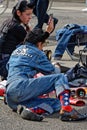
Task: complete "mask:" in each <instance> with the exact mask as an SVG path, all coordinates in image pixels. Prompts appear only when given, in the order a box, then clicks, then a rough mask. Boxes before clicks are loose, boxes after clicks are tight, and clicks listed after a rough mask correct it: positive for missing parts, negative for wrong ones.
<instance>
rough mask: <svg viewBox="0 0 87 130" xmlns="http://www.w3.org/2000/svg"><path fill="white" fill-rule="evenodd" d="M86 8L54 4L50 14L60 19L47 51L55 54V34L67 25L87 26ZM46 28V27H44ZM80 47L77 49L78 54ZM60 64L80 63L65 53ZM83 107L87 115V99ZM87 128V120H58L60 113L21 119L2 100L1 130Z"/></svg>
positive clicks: (5, 16) (82, 129)
mask: <svg viewBox="0 0 87 130" xmlns="http://www.w3.org/2000/svg"><path fill="white" fill-rule="evenodd" d="M13 5H14V2H12V1H11V2H10V5H9V8H8V9H7V10H6V12H5V13H4V14H3V15H1V16H0V25H1V24H2V23H3V21H4V20H5V19H7V18H10V17H11V9H12V7H13ZM84 8H86V5H85V3H73V2H72V3H69V2H68V3H66V2H54V3H53V6H52V8H51V9H50V10H49V11H48V13H49V14H50V13H53V14H54V17H57V18H58V19H59V22H58V24H57V26H56V28H55V31H54V32H53V33H52V34H51V36H50V38H49V44H48V45H47V46H46V47H45V49H51V50H52V52H54V49H55V47H56V43H57V42H56V40H55V35H56V34H55V33H56V31H57V30H58V29H60V28H61V27H63V26H64V25H65V24H69V23H76V24H81V25H86V24H87V13H86V12H83V11H82V9H84ZM36 22H37V20H36V17H35V16H33V18H32V20H31V26H32V27H33V26H34V25H35V24H36ZM44 28H45V25H44ZM79 49H80V47H76V52H78V51H79ZM59 62H60V64H62V65H64V66H68V67H73V66H74V65H75V64H76V63H77V62H78V61H72V60H71V59H70V57H69V55H68V54H67V53H66V52H65V53H64V56H63V58H62V60H61V61H59ZM84 101H85V102H86V104H85V106H83V107H75V108H76V109H77V110H78V111H79V112H81V113H87V99H85V100H84ZM86 127H87V120H85V121H80V122H62V121H60V120H59V119H58V113H56V114H53V115H51V116H48V117H46V118H45V119H44V120H43V121H42V122H33V121H27V120H23V119H21V118H20V117H19V116H18V115H17V114H16V113H15V112H13V111H12V110H11V109H10V108H9V107H8V106H7V105H5V104H4V103H3V101H2V100H0V130H64V129H66V130H76V129H77V130H85V129H86Z"/></svg>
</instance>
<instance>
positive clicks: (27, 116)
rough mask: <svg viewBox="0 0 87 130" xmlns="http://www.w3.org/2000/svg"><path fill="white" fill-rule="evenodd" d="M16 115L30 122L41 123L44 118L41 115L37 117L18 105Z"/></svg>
mask: <svg viewBox="0 0 87 130" xmlns="http://www.w3.org/2000/svg"><path fill="white" fill-rule="evenodd" d="M17 113H18V114H19V115H20V116H21V117H22V118H23V119H26V120H31V121H42V120H43V119H44V117H43V116H42V115H38V114H36V113H34V112H32V111H31V110H29V109H28V108H26V107H25V106H22V105H18V107H17Z"/></svg>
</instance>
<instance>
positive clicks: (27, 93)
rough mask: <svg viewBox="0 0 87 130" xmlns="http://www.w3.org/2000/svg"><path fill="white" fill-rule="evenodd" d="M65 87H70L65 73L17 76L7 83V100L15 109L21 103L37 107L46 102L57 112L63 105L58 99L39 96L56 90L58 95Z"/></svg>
mask: <svg viewBox="0 0 87 130" xmlns="http://www.w3.org/2000/svg"><path fill="white" fill-rule="evenodd" d="M65 89H69V86H68V81H67V78H66V77H65V76H64V75H63V74H52V75H48V76H42V77H39V78H29V79H28V78H25V77H23V76H19V77H17V76H16V77H14V81H12V82H10V83H7V92H6V96H7V102H8V105H9V106H10V107H11V108H12V109H14V110H16V109H17V105H19V104H21V105H25V106H26V107H35V106H40V105H41V104H43V103H45V104H48V105H49V106H50V107H51V108H52V110H53V112H56V111H58V110H60V107H61V105H60V101H59V100H58V99H54V98H40V97H38V96H41V95H43V94H47V93H49V92H51V91H53V90H55V91H56V95H57V97H58V96H59V94H60V93H61V92H63V91H64V90H65ZM43 107H44V106H43Z"/></svg>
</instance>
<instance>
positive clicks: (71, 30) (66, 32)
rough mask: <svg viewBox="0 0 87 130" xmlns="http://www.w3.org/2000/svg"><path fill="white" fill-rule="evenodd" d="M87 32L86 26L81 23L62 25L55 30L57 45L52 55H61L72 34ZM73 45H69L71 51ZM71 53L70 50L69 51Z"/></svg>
mask: <svg viewBox="0 0 87 130" xmlns="http://www.w3.org/2000/svg"><path fill="white" fill-rule="evenodd" d="M85 31H86V32H87V26H85V25H84V26H83V25H77V24H68V25H66V26H64V28H61V29H59V30H58V31H57V32H56V40H57V42H58V43H57V46H56V48H55V52H54V57H58V56H59V55H63V53H64V51H65V50H66V47H67V46H68V43H69V42H70V39H71V37H72V36H73V35H75V34H77V33H84V32H85ZM74 47H75V45H71V48H70V46H69V48H70V49H71V51H73V49H74ZM71 53H72V52H71Z"/></svg>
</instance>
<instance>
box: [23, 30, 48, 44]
mask: <svg viewBox="0 0 87 130" xmlns="http://www.w3.org/2000/svg"><path fill="white" fill-rule="evenodd" d="M47 37H48V36H47V35H46V33H45V32H44V31H43V30H42V29H40V28H34V29H33V30H32V31H29V32H28V33H27V35H26V37H25V40H24V42H29V43H32V44H37V43H38V42H42V43H44V42H45V40H46V39H47Z"/></svg>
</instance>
